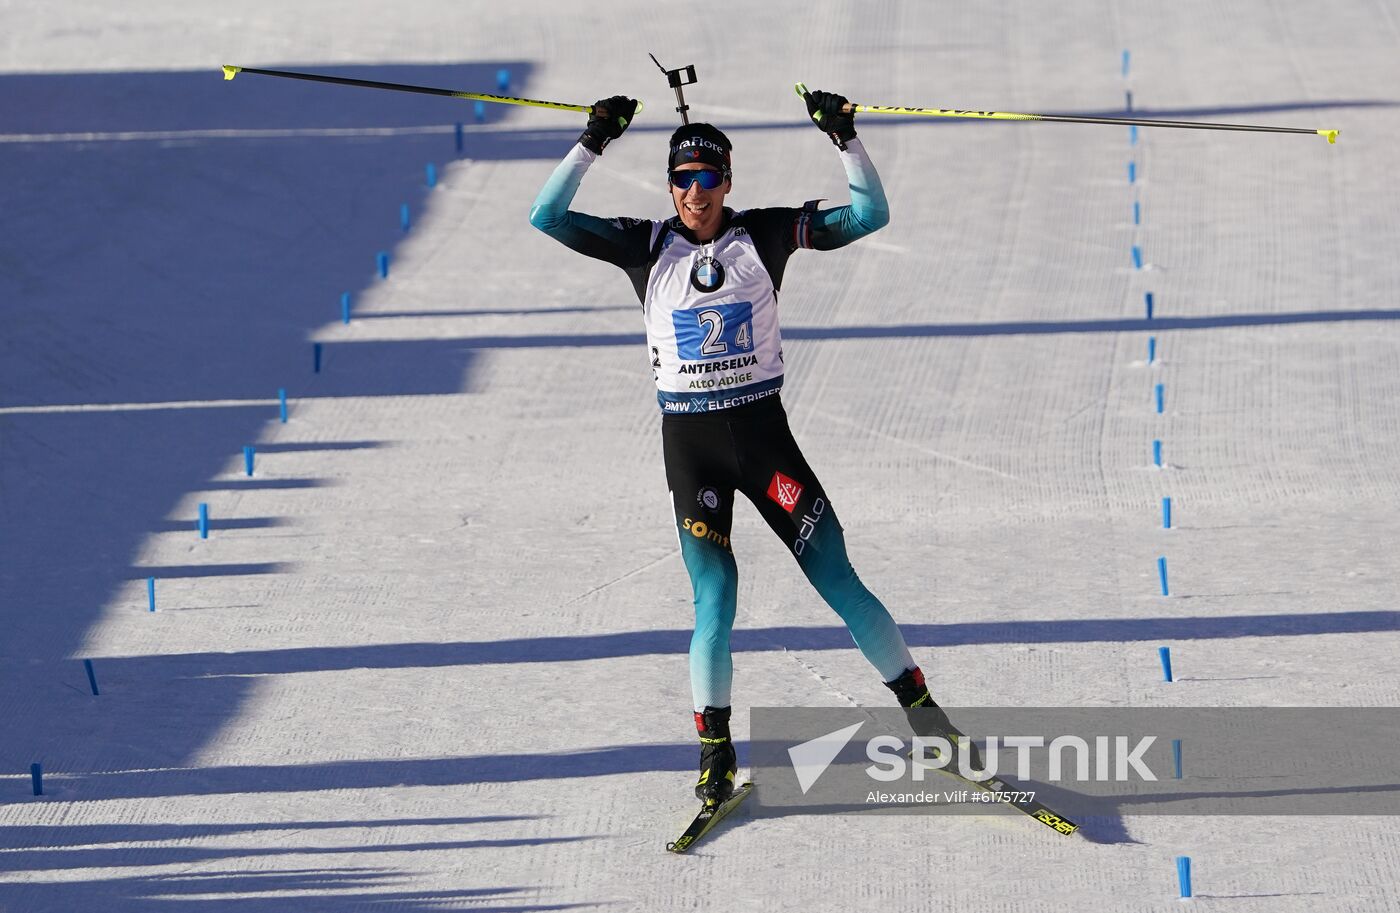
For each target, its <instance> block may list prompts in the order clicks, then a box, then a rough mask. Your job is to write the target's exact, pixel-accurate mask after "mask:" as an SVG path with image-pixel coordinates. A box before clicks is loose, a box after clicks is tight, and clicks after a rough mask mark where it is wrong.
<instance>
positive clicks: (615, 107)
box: [578, 95, 637, 155]
mask: <svg viewBox="0 0 1400 913" xmlns="http://www.w3.org/2000/svg"><path fill="white" fill-rule="evenodd" d="M636 113H637V100H636V99H635V98H628V97H627V96H626V95H614V96H613V97H612V98H604V99H600V100H599V101H598V102H596V103H594V105H593V112H592V113H591V114H589V115H588V126H587V127H585V128H584V131H583V135H582V136H580V137H579V138H578V141H579V142H580V143H583V145H584V148H586V149H588V150H590V151H592V152H594V153H596V154H598V155H602V154H603V149H604V148H606V147H607V145H608V143H610V142H612V141H613V140H615V139H617V138H618V137H619V136H621V135H622V131H623V130H626V129H627V125H628V124H629V123H631V121H632V116H633V115H634V114H636Z"/></svg>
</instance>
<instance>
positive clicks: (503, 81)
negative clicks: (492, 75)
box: [496, 67, 510, 94]
mask: <svg viewBox="0 0 1400 913" xmlns="http://www.w3.org/2000/svg"><path fill="white" fill-rule="evenodd" d="M496 89H497V90H498V91H500V92H501V93H502V94H505V93H506V92H509V91H510V70H507V69H506V68H504V67H502V68H501V69H499V70H497V71H496Z"/></svg>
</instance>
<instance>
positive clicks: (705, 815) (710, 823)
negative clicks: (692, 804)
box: [666, 783, 753, 853]
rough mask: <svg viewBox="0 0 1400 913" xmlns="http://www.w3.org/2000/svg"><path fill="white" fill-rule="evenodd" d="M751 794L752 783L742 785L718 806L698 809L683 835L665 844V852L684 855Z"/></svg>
mask: <svg viewBox="0 0 1400 913" xmlns="http://www.w3.org/2000/svg"><path fill="white" fill-rule="evenodd" d="M751 792H753V783H744V784H743V785H741V786H740V787H739V788H738V789H736V790H734V794H733V795H732V796H730V797H729V798H728V799H725V800H724V801H723V802H721V803H720V804H719V805H716V806H709V805H707V806H705V807H704V808H702V809H700V814H698V815H696V816H695V820H694V821H692V822H690V826H689V827H687V828H686V829H685V831H684V833H682V834H681V835H680V836H679V837H677V838H676V839H675V840H673V841H671V842H670V843H667V844H666V852H668V853H684V852H685V851H686V850H688V849H690V847H691V845H692V844H694V843H695V841H697V840H699V839H700V838H701V837H704V836H705V835H706V834H708V833H709V832H710V831H711V830H712V829H713V828H714V826H715V825H716V824H719V823H720V821H722V820H724V817H725V816H726V815H728V814H729V813H730V812H732V811H734V809H736V808H738V807H739V803H740V802H743V801H744V800H745V799H747V798H748V797H749V793H751Z"/></svg>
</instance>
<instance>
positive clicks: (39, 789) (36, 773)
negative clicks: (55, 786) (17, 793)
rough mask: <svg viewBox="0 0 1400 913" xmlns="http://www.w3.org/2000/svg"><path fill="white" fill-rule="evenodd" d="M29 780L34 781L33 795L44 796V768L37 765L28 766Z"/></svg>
mask: <svg viewBox="0 0 1400 913" xmlns="http://www.w3.org/2000/svg"><path fill="white" fill-rule="evenodd" d="M29 778H30V779H31V780H33V781H34V795H36V796H42V795H43V794H44V768H43V767H41V766H40V765H38V764H30V765H29Z"/></svg>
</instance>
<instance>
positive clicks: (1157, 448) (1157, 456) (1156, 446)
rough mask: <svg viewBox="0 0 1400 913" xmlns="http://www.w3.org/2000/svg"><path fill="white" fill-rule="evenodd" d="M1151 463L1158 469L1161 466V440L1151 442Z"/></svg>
mask: <svg viewBox="0 0 1400 913" xmlns="http://www.w3.org/2000/svg"><path fill="white" fill-rule="evenodd" d="M1152 465H1153V466H1156V467H1157V468H1158V469H1161V468H1162V442H1161V441H1153V442H1152Z"/></svg>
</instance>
